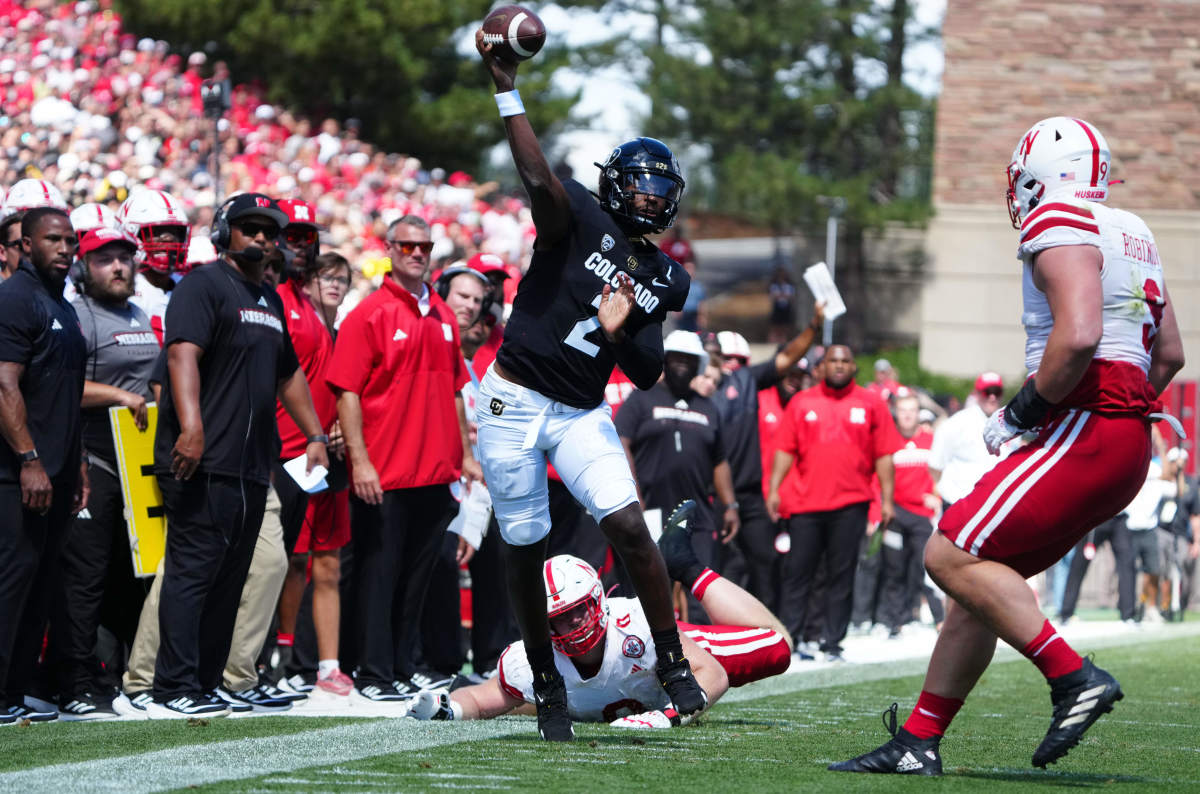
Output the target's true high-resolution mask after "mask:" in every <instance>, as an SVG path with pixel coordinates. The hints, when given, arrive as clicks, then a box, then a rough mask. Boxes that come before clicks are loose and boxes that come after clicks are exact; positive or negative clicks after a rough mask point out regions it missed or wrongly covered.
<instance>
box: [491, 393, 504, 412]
mask: <svg viewBox="0 0 1200 794" xmlns="http://www.w3.org/2000/svg"><path fill="white" fill-rule="evenodd" d="M490 408H491V409H492V415H493V416H499V415H500V414H502V413H504V403H502V402H500V400H499V398H496V397H493V398H492V404H491V406H490Z"/></svg>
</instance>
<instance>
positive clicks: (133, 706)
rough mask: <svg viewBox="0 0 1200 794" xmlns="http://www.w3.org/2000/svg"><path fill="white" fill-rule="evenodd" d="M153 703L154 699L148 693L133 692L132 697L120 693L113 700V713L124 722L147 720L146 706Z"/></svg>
mask: <svg viewBox="0 0 1200 794" xmlns="http://www.w3.org/2000/svg"><path fill="white" fill-rule="evenodd" d="M153 702H154V697H153V696H152V695H151V694H150V693H149V692H148V691H144V690H143V691H142V692H135V693H134V695H133V697H130V696H129V695H127V694H125V693H124V692H122V693H121V694H119V695H117V696H116V697H115V698H113V702H112V707H113V711H115V712H117V714H119V715H120V716H121V719H124V720H148V719H150V717H149V715H148V714H147V713H146V706H148V705H149V704H151V703H153Z"/></svg>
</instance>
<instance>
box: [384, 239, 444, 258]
mask: <svg viewBox="0 0 1200 794" xmlns="http://www.w3.org/2000/svg"><path fill="white" fill-rule="evenodd" d="M388 245H390V246H392V247H393V248H398V249H399V250H400V253H401V254H403V255H404V256H411V255H412V252H413V251H416V250H417V249H420V251H421V253H423V254H425V255H426V256H428V255H429V252H430V251H432V250H433V243H432V242H430V241H429V240H388Z"/></svg>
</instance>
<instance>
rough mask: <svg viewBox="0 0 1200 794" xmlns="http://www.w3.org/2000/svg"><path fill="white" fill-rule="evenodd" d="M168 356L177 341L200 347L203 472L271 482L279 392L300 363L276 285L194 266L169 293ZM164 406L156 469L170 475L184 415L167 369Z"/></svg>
mask: <svg viewBox="0 0 1200 794" xmlns="http://www.w3.org/2000/svg"><path fill="white" fill-rule="evenodd" d="M165 324H166V337H165V338H164V340H163V346H164V348H165V350H166V351H167V353H168V354H169V352H170V347H171V345H173V344H175V343H177V342H191V343H193V344H195V345H198V346H200V347H201V348H202V349H203V350H204V353H203V355H202V356H201V357H200V418H201V421H202V423H203V425H204V454H203V456H202V457H201V459H200V467H199V472H204V473H208V474H222V475H227V476H231V477H243V478H245V479H248V480H253V481H255V482H259V483H262V484H264V485H265V484H267V482H268V481H269V478H270V473H271V467H272V465H273V464H274V462H275V461H276V460H278V458H279V449H280V446H279V435H278V434H277V433H276V432H275V395H276V392H277V391H278V388H279V383H280V381H282V380H284V379H285V378H287V377H289V376H291V374H292V373H293V372H295V371H296V368H297V367H298V366H299V364H298V363H297V361H296V352H295V351H294V350H293V349H292V340H291V337H290V336H289V335H288V331H287V325H286V323H285V322H284V310H283V302H282V301H281V300H280V299H279V295H278V294H276V292H275V290H273V289H272V288H270V287H265V286H263V285H261V284H254V283H251V282H249V281H247V280H246V279H245V278H244V277H243V276H242V273H241V271H239V270H238V269H237V268H235V267H233V266H232V265H230V264H228V263H226V262H225V261H224V260H220V259H218V260H217V261H215V262H210V263H208V264H206V265H204V266H202V267H199V268H196V269H195V270H193V271H192V272H191V273H189V274H188V275H187V277H186V278H184V279H183V280H182V281H180V282H179V284H178V285H177V286H176V287H175V289H174V290H173V291H172V292H171V302H170V304H168V305H167V314H166V323H165ZM162 386H163V388H162V404H161V405H160V406H159V409H158V436H157V438H156V439H155V442H154V468H155V471H156V472H157V473H159V474H167V473H169V472H170V466H171V450H172V449H173V448H174V446H175V442H176V440H178V438H179V417H178V416H177V415H176V413H175V396H174V394H172V392H171V373H170V368H169V367H168V368H167V373H166V376H165V377H164V378H163V381H162Z"/></svg>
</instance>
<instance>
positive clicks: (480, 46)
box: [475, 28, 517, 94]
mask: <svg viewBox="0 0 1200 794" xmlns="http://www.w3.org/2000/svg"><path fill="white" fill-rule="evenodd" d="M475 49H477V50H479V57H480V58H482V59H483V65H484V66H485V67H486V68H487V70H488V73H489V74H491V76H492V82H493V83H494V84H495V85H496V93H499V94H502V93H504V92H506V91H511V90H513V86H514V85H515V84H516V82H517V64H516V62H515V61H506V60H504V59H503V58H497V57H496V56H495V55H493V54H492V45H491V44H487V43H485V42H484V40H483V28H479V30H476V31H475Z"/></svg>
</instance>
